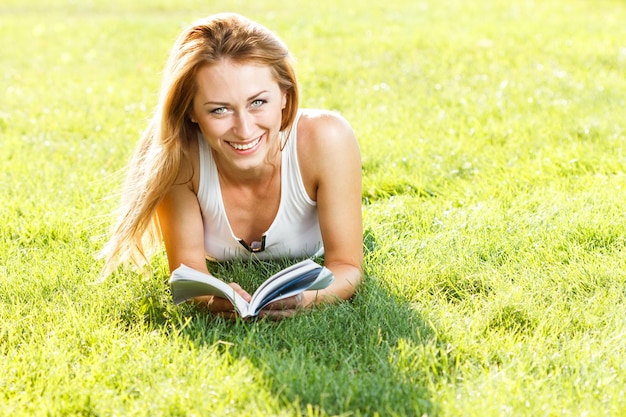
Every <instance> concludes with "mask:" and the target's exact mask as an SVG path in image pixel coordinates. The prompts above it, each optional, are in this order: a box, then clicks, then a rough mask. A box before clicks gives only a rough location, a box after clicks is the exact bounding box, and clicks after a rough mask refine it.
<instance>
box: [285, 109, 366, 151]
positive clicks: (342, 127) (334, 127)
mask: <svg viewBox="0 0 626 417" xmlns="http://www.w3.org/2000/svg"><path fill="white" fill-rule="evenodd" d="M297 129H298V131H297V133H298V142H306V143H309V144H310V145H313V144H314V143H315V144H325V145H328V144H329V142H336V141H339V140H346V139H348V140H352V139H353V138H354V132H353V130H352V127H351V126H350V123H349V122H348V121H347V120H346V119H345V118H344V117H343V116H342V115H341V114H340V113H338V112H335V111H331V110H323V109H300V117H299V119H298V126H297Z"/></svg>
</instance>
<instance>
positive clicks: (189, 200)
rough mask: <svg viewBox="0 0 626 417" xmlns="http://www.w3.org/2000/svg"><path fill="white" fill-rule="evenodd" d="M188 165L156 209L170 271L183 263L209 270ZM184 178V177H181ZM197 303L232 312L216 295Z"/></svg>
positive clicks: (213, 309) (197, 299)
mask: <svg viewBox="0 0 626 417" xmlns="http://www.w3.org/2000/svg"><path fill="white" fill-rule="evenodd" d="M191 172H192V169H191V167H189V166H188V165H187V166H182V167H181V170H180V172H179V175H178V178H177V180H176V182H175V183H174V185H172V187H171V188H170V190H169V192H168V193H167V194H166V196H165V198H164V199H163V200H162V201H161V203H160V204H159V206H158V208H157V214H158V218H159V225H160V227H161V233H162V235H163V241H164V243H165V250H166V252H167V260H168V263H169V268H170V272H172V271H174V270H175V269H176V268H178V267H179V266H180V264H185V265H187V266H189V267H191V268H194V269H197V270H198V271H201V272H204V273H209V271H208V269H207V266H206V258H205V251H204V228H203V224H202V214H201V213H200V205H199V203H198V199H197V197H196V194H195V192H194V190H193V186H192V181H191V180H190V179H191V175H190V174H191ZM184 178H186V180H185V179H184ZM230 285H231V287H233V288H234V289H235V290H236V291H237V292H238V293H239V294H240V295H241V296H242V297H244V299H245V300H246V301H249V300H250V295H249V294H248V293H247V292H246V291H244V290H243V289H242V288H241V287H240V286H239V285H238V284H235V283H232V284H230ZM194 302H196V303H197V304H200V305H203V306H206V308H207V309H208V310H209V311H212V312H215V313H222V314H224V315H231V314H232V311H233V306H232V304H231V303H230V301H228V300H226V299H224V298H219V297H212V296H207V297H197V298H195V299H194Z"/></svg>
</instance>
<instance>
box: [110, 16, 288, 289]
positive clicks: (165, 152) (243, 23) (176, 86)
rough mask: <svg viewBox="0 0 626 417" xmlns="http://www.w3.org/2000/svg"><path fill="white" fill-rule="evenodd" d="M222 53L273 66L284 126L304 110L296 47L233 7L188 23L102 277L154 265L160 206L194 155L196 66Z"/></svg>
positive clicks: (125, 195)
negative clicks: (123, 269)
mask: <svg viewBox="0 0 626 417" xmlns="http://www.w3.org/2000/svg"><path fill="white" fill-rule="evenodd" d="M221 59H230V60H232V61H233V62H236V63H255V64H262V65H268V66H270V68H271V69H272V72H273V74H274V78H275V80H276V82H277V83H278V85H279V87H280V88H281V90H282V91H284V92H285V94H286V99H287V100H286V106H285V108H284V109H283V114H282V122H281V130H285V129H287V128H288V127H289V126H291V124H292V123H293V120H294V119H295V116H296V113H297V110H298V86H297V81H296V76H295V72H294V69H293V66H292V64H291V57H290V55H289V51H288V49H287V47H286V46H285V44H284V43H283V42H282V41H281V40H280V39H279V38H278V37H277V36H276V35H275V34H273V33H272V32H271V31H269V30H268V29H267V28H265V27H263V26H261V25H260V24H258V23H255V22H253V21H251V20H249V19H247V18H245V17H243V16H240V15H237V14H233V13H222V14H217V15H212V16H208V17H206V18H204V19H201V20H199V21H197V22H195V23H193V24H191V25H190V26H189V27H187V28H186V29H185V30H184V31H183V32H182V33H181V34H180V36H179V37H178V39H177V40H176V42H175V43H174V46H173V47H172V50H171V52H170V56H169V59H168V61H167V64H166V66H165V71H164V74H163V81H162V84H161V90H160V96H159V102H158V105H157V108H156V111H155V113H154V116H153V117H152V119H151V121H150V122H149V124H148V127H147V128H146V130H145V131H144V133H143V135H142V136H141V138H140V140H139V143H138V145H137V148H136V150H135V153H134V155H133V157H132V159H131V161H130V165H129V169H128V175H127V178H126V181H125V183H124V186H123V188H122V198H121V204H120V208H119V211H118V213H117V221H116V223H115V224H114V226H113V230H112V236H111V239H110V240H109V242H108V243H107V244H106V245H105V247H104V248H103V250H102V251H101V256H102V257H103V258H104V259H105V264H104V268H103V271H102V278H105V277H107V276H108V275H110V273H111V272H113V271H114V270H115V269H116V268H117V267H118V266H119V265H120V264H127V263H131V264H132V265H134V266H135V267H137V268H138V269H140V270H144V271H146V270H149V268H146V266H148V267H149V264H150V257H151V256H152V254H153V251H154V250H155V249H156V248H157V247H158V246H159V245H160V241H161V235H160V230H159V223H158V219H157V216H156V209H157V207H158V205H159V203H160V202H161V200H162V199H163V197H164V196H165V194H166V193H167V191H168V190H169V188H170V187H171V186H172V185H173V184H174V181H175V180H176V177H177V174H178V172H179V169H180V166H181V164H183V163H190V161H189V158H188V156H187V155H188V151H189V143H190V140H192V138H193V137H194V136H195V135H196V133H197V127H196V125H195V124H194V123H192V122H191V118H190V110H191V105H192V101H193V98H194V95H195V93H196V81H195V78H196V73H197V71H198V69H199V68H200V67H202V66H204V65H212V64H215V63H217V62H218V61H219V60H221Z"/></svg>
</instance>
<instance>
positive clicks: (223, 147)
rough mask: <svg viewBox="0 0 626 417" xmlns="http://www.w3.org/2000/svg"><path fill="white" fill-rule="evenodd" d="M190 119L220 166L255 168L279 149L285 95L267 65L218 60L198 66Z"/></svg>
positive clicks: (243, 168)
mask: <svg viewBox="0 0 626 417" xmlns="http://www.w3.org/2000/svg"><path fill="white" fill-rule="evenodd" d="M196 85H197V92H196V95H195V96H194V99H193V107H192V112H191V120H192V121H193V122H194V123H197V124H198V126H199V128H200V131H201V132H202V135H203V136H204V138H205V139H206V141H207V142H208V143H209V145H210V146H211V148H212V149H213V153H214V155H215V159H216V161H218V163H219V164H226V165H231V168H235V169H242V170H248V169H254V168H257V167H259V166H261V165H262V164H263V163H265V162H266V161H267V155H268V153H271V152H275V151H276V150H277V149H278V147H279V146H280V143H279V139H278V132H279V131H280V125H281V120H282V110H283V108H285V104H286V95H285V93H284V92H283V91H281V89H280V87H279V86H278V83H277V82H276V80H275V79H274V77H273V75H272V71H271V68H270V67H269V66H267V65H254V64H235V63H233V62H231V61H229V60H222V61H220V62H218V63H217V64H214V65H206V66H203V67H201V68H200V69H199V70H198V72H197V74H196Z"/></svg>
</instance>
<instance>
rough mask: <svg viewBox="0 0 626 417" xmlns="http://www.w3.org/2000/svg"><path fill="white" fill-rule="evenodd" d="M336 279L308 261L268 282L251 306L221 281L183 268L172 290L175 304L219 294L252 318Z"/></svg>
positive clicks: (174, 278) (176, 272)
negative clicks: (276, 304) (279, 302)
mask: <svg viewBox="0 0 626 417" xmlns="http://www.w3.org/2000/svg"><path fill="white" fill-rule="evenodd" d="M334 279H335V277H334V276H333V273H332V272H330V270H328V269H327V268H325V267H323V266H320V265H318V264H317V263H315V262H314V261H312V260H311V259H306V260H304V261H301V262H298V263H297V264H295V265H291V266H289V267H287V268H285V269H283V270H282V271H280V272H278V273H277V274H274V275H272V276H271V277H269V278H268V279H267V280H265V282H263V284H261V286H260V287H259V288H258V289H257V290H256V291H255V292H254V294H252V299H251V300H250V303H248V302H247V301H246V300H244V299H243V297H241V296H240V295H239V294H237V293H236V292H235V290H234V289H233V288H232V287H231V286H229V285H228V284H227V283H225V282H224V281H222V280H221V279H219V278H216V277H214V276H211V275H207V274H205V273H203V272H200V271H197V270H195V269H193V268H190V267H188V266H186V265H181V266H180V267H178V268H176V269H175V270H174V272H172V276H171V278H170V287H171V289H172V297H173V299H174V303H175V304H180V303H182V302H184V301H187V300H189V299H192V298H195V297H200V296H204V295H216V296H218V297H222V298H227V299H229V300H230V301H231V302H232V303H233V305H234V306H235V309H236V310H237V311H238V312H239V314H240V315H241V317H252V316H257V315H258V314H259V312H260V311H261V309H263V307H265V306H266V305H268V304H269V303H271V302H273V301H277V300H282V299H283V298H287V297H291V296H292V295H296V294H299V293H301V292H303V291H306V290H321V289H323V288H326V287H328V286H329V285H330V284H331V283H332V282H333V280H334Z"/></svg>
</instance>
